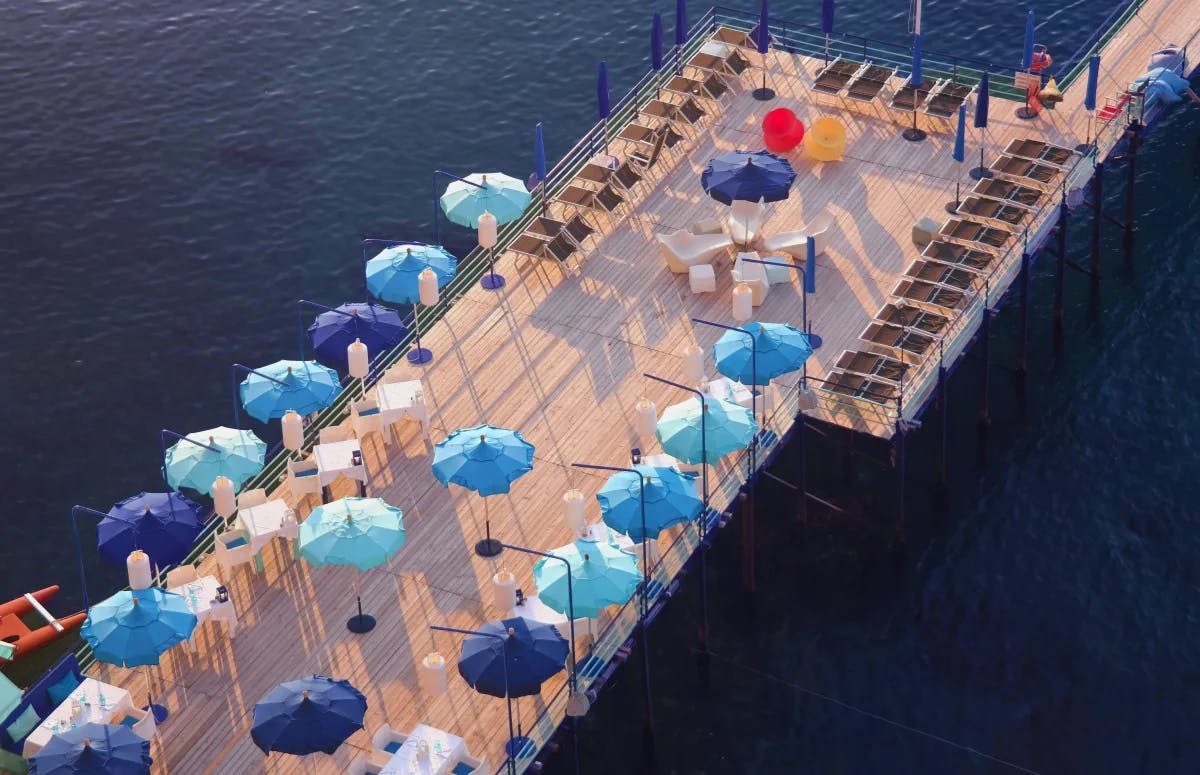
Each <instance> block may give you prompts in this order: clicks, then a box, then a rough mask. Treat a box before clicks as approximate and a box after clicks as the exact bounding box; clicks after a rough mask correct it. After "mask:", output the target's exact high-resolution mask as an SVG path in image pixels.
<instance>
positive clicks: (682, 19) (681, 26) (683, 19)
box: [675, 0, 688, 46]
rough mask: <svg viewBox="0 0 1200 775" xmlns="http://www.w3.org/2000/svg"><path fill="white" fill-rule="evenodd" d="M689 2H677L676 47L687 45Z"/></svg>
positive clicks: (682, 0)
mask: <svg viewBox="0 0 1200 775" xmlns="http://www.w3.org/2000/svg"><path fill="white" fill-rule="evenodd" d="M687 35H688V24H687V0H675V45H676V46H682V45H683V44H684V43H687Z"/></svg>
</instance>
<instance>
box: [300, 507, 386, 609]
mask: <svg viewBox="0 0 1200 775" xmlns="http://www.w3.org/2000/svg"><path fill="white" fill-rule="evenodd" d="M402 546H404V512H402V511H400V509H398V508H396V507H395V506H392V505H389V504H388V503H387V502H386V501H384V500H381V499H380V498H342V499H340V500H336V501H334V502H333V503H329V504H326V505H324V506H318V507H317V508H315V509H313V510H312V513H311V514H309V515H308V518H307V519H306V520H304V522H303V523H301V525H300V555H301V556H302V557H304V559H306V560H308V561H309V563H311V564H312V565H315V566H317V567H320V566H322V565H353V566H354V567H355V568H357V569H358V570H359V571H364V570H370V569H371V568H375V567H378V566H380V565H383V564H384V563H385V562H387V561H388V560H390V559H391V558H392V557H393V556H394V555H395V554H396V552H398V551H400V547H402ZM355 597H357V598H358V615H357V616H354V617H351V619H350V621H348V622H347V623H346V627H347V628H348V629H349V630H350V631H351V632H358V633H362V632H368V631H369V630H371V629H372V628H374V627H375V618H374V617H373V616H367V615H366V614H364V613H363V612H362V595H356V596H355Z"/></svg>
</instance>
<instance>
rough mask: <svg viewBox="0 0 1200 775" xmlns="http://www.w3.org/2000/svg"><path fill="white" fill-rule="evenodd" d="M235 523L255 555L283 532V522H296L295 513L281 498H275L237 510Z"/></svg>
mask: <svg viewBox="0 0 1200 775" xmlns="http://www.w3.org/2000/svg"><path fill="white" fill-rule="evenodd" d="M237 521H238V526H239V527H241V529H242V532H244V533H245V534H246V540H247V541H249V542H250V548H251V549H252V550H253V551H254V553H255V554H257V553H259V552H261V551H262V548H263V547H264V546H266V545H267V544H269V543H270V542H271V539H272V538H275V537H276V536H278V535H280V534H281V533H282V532H283V530H284V523H285V522H288V523H290V522H295V521H296V513H295V512H294V511H292V510H291V509H289V508H288V505H287V503H286V502H285V501H284V500H283V499H282V498H276V499H274V500H269V501H267V502H266V503H260V504H259V505H257V506H251V507H249V508H245V509H238V515H237Z"/></svg>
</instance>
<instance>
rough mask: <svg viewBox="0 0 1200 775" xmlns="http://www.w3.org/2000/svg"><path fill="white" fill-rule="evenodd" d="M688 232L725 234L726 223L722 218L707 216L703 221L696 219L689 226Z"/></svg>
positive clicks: (700, 234)
mask: <svg viewBox="0 0 1200 775" xmlns="http://www.w3.org/2000/svg"><path fill="white" fill-rule="evenodd" d="M687 230H688V233H690V234H695V235H696V236H698V237H699V236H702V235H705V234H724V233H725V224H723V223H721V219H720V218H706V219H705V220H703V221H696V222H695V223H693V224H692V225H691V226H688V227H687Z"/></svg>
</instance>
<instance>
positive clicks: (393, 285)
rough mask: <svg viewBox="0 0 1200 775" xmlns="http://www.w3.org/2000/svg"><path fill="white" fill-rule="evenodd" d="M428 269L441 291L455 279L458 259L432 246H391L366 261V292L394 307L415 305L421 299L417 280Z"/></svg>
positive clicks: (417, 244) (414, 244)
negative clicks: (397, 305)
mask: <svg viewBox="0 0 1200 775" xmlns="http://www.w3.org/2000/svg"><path fill="white" fill-rule="evenodd" d="M426 268H428V269H430V270H432V271H433V273H434V274H435V275H436V276H437V284H438V287H439V288H441V287H442V286H443V285H445V284H446V283H448V282H450V280H451V279H452V278H453V277H454V274H455V272H456V271H457V270H458V259H456V258H455V257H454V256H452V255H450V253H448V252H447V251H446V250H445V249H443V248H440V247H436V246H434V245H422V244H420V243H416V242H414V243H410V244H405V245H393V246H391V247H388V248H384V249H383V250H381V251H379V253H377V254H376V255H375V256H374V257H373V258H371V259H370V260H369V261H367V266H366V275H367V290H368V291H369V292H370V294H371V295H372V296H374V297H375V298H377V299H380V300H382V301H388V302H391V303H393V304H416V303H417V302H419V301H420V300H421V292H420V285H419V278H420V275H421V272H422V270H424V269H426Z"/></svg>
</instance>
